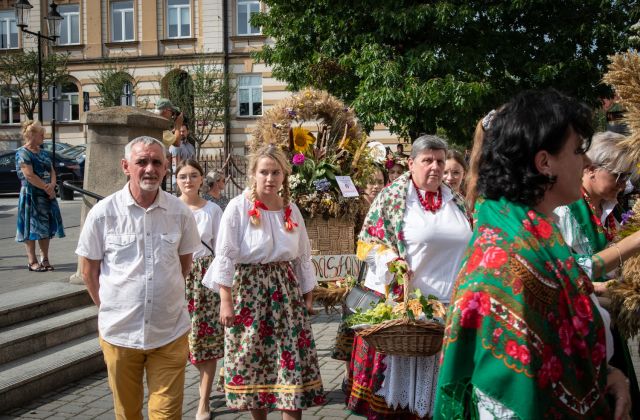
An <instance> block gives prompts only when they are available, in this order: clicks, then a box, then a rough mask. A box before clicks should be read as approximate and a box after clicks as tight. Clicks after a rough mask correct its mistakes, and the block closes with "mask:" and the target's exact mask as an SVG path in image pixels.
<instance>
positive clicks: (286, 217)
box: [284, 206, 298, 232]
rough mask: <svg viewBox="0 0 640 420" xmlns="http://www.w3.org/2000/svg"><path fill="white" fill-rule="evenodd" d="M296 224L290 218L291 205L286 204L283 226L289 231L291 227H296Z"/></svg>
mask: <svg viewBox="0 0 640 420" xmlns="http://www.w3.org/2000/svg"><path fill="white" fill-rule="evenodd" d="M297 226H298V224H297V223H296V222H294V221H293V220H291V206H287V207H285V209H284V228H285V229H286V230H288V231H289V232H291V231H292V230H293V228H295V227H297Z"/></svg>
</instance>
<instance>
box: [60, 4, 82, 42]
mask: <svg viewBox="0 0 640 420" xmlns="http://www.w3.org/2000/svg"><path fill="white" fill-rule="evenodd" d="M58 13H60V15H61V16H62V18H63V19H62V25H61V27H60V38H59V39H58V44H59V45H74V44H75V45H77V44H80V5H79V4H61V5H60V6H58Z"/></svg>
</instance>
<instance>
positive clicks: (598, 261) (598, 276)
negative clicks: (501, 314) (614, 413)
mask: <svg viewBox="0 0 640 420" xmlns="http://www.w3.org/2000/svg"><path fill="white" fill-rule="evenodd" d="M624 140H625V136H623V135H622V134H618V133H614V132H611V131H606V132H603V133H596V134H595V135H594V136H593V141H592V143H591V148H590V149H589V151H588V152H587V157H588V158H589V160H590V161H591V163H590V164H589V166H588V167H587V168H585V170H584V173H583V175H582V197H581V198H580V199H579V200H578V201H574V202H573V203H571V204H569V205H568V206H561V207H558V208H557V209H555V210H554V213H555V214H556V216H557V221H556V225H557V226H558V228H559V229H560V232H561V233H562V237H563V238H564V240H565V242H566V243H567V245H569V246H570V247H571V250H572V251H573V252H574V256H575V258H576V260H577V262H578V264H579V265H580V267H582V269H583V270H584V271H585V273H587V274H588V275H589V277H590V278H591V280H592V281H593V282H594V283H593V286H594V290H595V293H596V295H597V296H599V297H602V299H604V300H605V301H606V299H607V298H608V290H607V288H608V285H609V284H610V283H613V282H616V281H618V280H617V279H616V278H617V277H619V276H620V275H621V274H622V273H620V272H618V269H619V268H620V266H622V263H623V262H624V261H625V260H627V259H628V258H630V257H632V256H633V255H635V254H637V253H638V252H639V251H640V232H636V233H635V234H633V235H630V236H628V237H626V238H624V239H622V240H620V241H618V242H613V241H614V240H615V238H616V236H617V230H618V228H619V223H618V221H617V220H616V218H615V213H616V210H618V209H619V207H618V194H619V193H620V192H622V191H623V190H624V188H625V186H626V184H627V180H628V179H629V177H630V176H631V170H632V167H633V162H631V161H630V160H629V159H628V158H627V156H628V153H629V150H628V149H627V148H625V147H623V146H622V142H623V141H624ZM618 214H619V213H618ZM612 332H613V347H614V352H613V356H612V357H611V360H610V361H609V363H610V364H611V365H612V366H615V367H617V368H619V369H621V370H622V371H623V372H624V373H625V375H627V377H628V378H629V381H630V382H631V396H632V398H631V399H632V401H635V402H636V403H635V404H634V406H633V410H632V413H633V418H636V419H637V418H640V390H639V388H638V381H637V380H636V373H635V371H634V369H633V362H632V360H631V353H630V352H629V347H628V345H627V343H626V341H625V339H624V337H622V335H621V334H620V332H619V331H618V329H617V328H616V327H614V328H613V331H612Z"/></svg>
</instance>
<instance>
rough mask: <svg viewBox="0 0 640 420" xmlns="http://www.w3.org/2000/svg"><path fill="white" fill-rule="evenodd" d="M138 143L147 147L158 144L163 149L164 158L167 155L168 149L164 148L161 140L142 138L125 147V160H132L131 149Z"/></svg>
mask: <svg viewBox="0 0 640 420" xmlns="http://www.w3.org/2000/svg"><path fill="white" fill-rule="evenodd" d="M138 143H142V144H144V145H145V146H151V145H152V144H157V145H158V146H160V147H161V148H162V156H166V155H167V149H166V148H165V147H164V144H162V142H161V141H160V140H158V139H156V138H154V137H151V136H140V137H136V138H135V139H133V140H131V141H130V142H129V143H127V145H126V146H124V158H125V159H126V160H129V159H131V149H132V148H133V146H135V145H136V144H138Z"/></svg>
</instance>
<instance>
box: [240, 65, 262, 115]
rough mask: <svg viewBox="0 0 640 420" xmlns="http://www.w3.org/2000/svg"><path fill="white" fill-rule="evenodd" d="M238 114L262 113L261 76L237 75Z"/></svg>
mask: <svg viewBox="0 0 640 420" xmlns="http://www.w3.org/2000/svg"><path fill="white" fill-rule="evenodd" d="M238 115H240V116H246V117H249V116H255V115H262V76H260V75H253V74H249V75H244V76H238Z"/></svg>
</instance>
